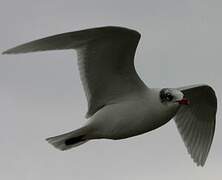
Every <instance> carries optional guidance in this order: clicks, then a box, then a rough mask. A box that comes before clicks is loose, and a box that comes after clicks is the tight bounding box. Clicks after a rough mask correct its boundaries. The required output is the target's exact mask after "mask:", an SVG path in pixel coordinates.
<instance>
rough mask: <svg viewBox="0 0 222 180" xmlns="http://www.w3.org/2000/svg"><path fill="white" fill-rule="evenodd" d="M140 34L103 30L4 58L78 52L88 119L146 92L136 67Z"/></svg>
mask: <svg viewBox="0 0 222 180" xmlns="http://www.w3.org/2000/svg"><path fill="white" fill-rule="evenodd" d="M139 39H140V34H139V33H138V32H136V31H134V30H130V29H127V28H121V27H100V28H93V29H87V30H81V31H76V32H69V33H63V34H59V35H54V36H51V37H46V38H43V39H39V40H35V41H32V42H29V43H26V44H23V45H20V46H17V47H15V48H12V49H9V50H7V51H5V52H3V54H17V53H28V52H35V51H46V50H59V49H76V50H77V55H78V65H79V71H80V76H81V80H82V84H83V87H84V90H85V94H86V98H87V101H88V112H87V115H86V117H90V116H92V115H93V114H94V113H95V112H96V111H98V110H99V109H100V108H102V107H103V106H105V105H107V104H109V103H113V102H114V101H115V100H116V99H118V98H120V97H122V96H126V95H127V94H129V93H133V92H134V91H140V90H143V89H144V88H146V86H145V84H144V83H143V82H142V80H141V79H140V78H139V76H138V75H137V73H136V70H135V67H134V55H135V51H136V47H137V45H138V42H139Z"/></svg>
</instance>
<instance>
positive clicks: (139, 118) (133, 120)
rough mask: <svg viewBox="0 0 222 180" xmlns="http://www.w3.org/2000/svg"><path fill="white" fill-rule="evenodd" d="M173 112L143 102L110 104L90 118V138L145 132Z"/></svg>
mask: <svg viewBox="0 0 222 180" xmlns="http://www.w3.org/2000/svg"><path fill="white" fill-rule="evenodd" d="M174 115H175V113H174V112H169V113H166V112H164V113H163V112H161V109H155V107H154V108H152V107H151V106H147V105H146V103H144V102H141V101H139V102H134V101H133V102H123V103H121V104H112V105H109V106H106V107H104V108H103V109H101V110H100V111H98V112H97V113H96V114H95V115H94V116H93V117H92V119H91V121H90V125H91V126H92V129H93V131H92V132H93V133H92V138H108V139H123V138H128V137H132V136H136V135H139V134H143V133H146V132H148V131H151V130H153V129H156V128H158V127H160V126H162V125H163V124H165V123H167V122H168V121H169V120H170V119H171V118H172V117H173V116H174Z"/></svg>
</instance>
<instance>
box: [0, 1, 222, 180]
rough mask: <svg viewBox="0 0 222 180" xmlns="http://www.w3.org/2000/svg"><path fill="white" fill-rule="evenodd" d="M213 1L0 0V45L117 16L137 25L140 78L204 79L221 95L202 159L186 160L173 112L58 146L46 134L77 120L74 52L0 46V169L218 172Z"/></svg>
mask: <svg viewBox="0 0 222 180" xmlns="http://www.w3.org/2000/svg"><path fill="white" fill-rule="evenodd" d="M221 8H222V2H221V1H219V0H203V1H199V0H187V1H184V0H167V1H165V0H148V1H145V0H143V1H129V0H124V1H123V0H122V1H121V0H118V1H111V0H110V1H104V0H94V1H89V0H88V1H73V0H72V1H71V0H67V1H59V0H54V1H49V0H38V1H34V0H19V1H13V0H7V1H6V0H1V6H0V22H1V28H0V32H1V33H0V39H1V41H0V50H1V51H3V50H5V49H7V48H10V47H13V46H15V45H18V44H20V43H24V42H27V41H30V40H34V39H37V38H41V37H44V36H48V35H53V34H57V33H63V32H67V31H74V30H80V29H84V28H90V27H96V26H105V25H119V26H125V27H129V28H133V29H136V30H138V31H139V32H141V34H142V38H141V41H140V43H139V47H138V49H137V54H136V68H137V71H138V73H139V74H140V76H141V78H142V79H143V80H144V82H145V83H146V84H147V85H148V86H150V87H177V86H184V85H189V84H194V83H207V84H210V85H211V86H213V87H214V89H215V91H216V93H217V97H218V103H219V105H218V113H217V124H216V134H215V138H214V141H213V145H212V148H211V151H210V154H209V157H208V160H207V162H206V165H205V167H204V168H197V167H196V165H195V164H194V163H193V162H192V160H191V158H190V157H189V155H188V154H187V151H186V148H185V146H184V144H183V142H182V139H181V138H180V135H179V133H178V132H177V129H176V126H175V124H174V122H173V121H171V122H169V123H168V124H166V125H165V126H163V127H161V128H160V129H157V130H155V131H152V132H150V133H147V134H144V135H141V136H137V137H133V138H130V139H125V140H121V141H111V140H99V141H96V140H95V141H91V142H89V143H87V144H85V145H83V146H80V147H78V148H76V149H72V150H71V151H66V152H60V151H57V150H56V149H54V148H53V147H52V146H51V145H49V144H48V143H47V142H46V141H45V140H44V139H45V138H47V137H48V136H54V135H58V134H60V133H63V132H67V131H70V130H73V129H76V128H78V127H79V126H81V124H83V123H84V122H85V119H84V115H85V112H86V99H85V96H84V92H83V88H82V86H81V83H80V78H79V74H78V68H77V63H76V54H75V53H74V52H73V51H70V50H67V51H54V52H45V53H34V54H26V55H16V56H0V84H1V88H0V119H1V126H0V142H1V149H0V153H1V161H0V169H1V173H0V179H4V180H12V179H16V180H30V179H32V180H39V179H47V180H49V179H53V180H61V179H63V180H73V179H78V180H86V179H97V180H103V179H106V180H113V179H121V180H134V179H140V180H145V179H152V180H160V179H180V180H187V179H191V180H193V179H195V180H200V179H201V180H209V179H214V180H219V179H221V177H222V172H221V170H222V169H221V167H222V166H221V162H222V155H221V152H222V144H221V136H222V123H221V118H220V117H221V108H220V106H221V98H222V97H221V96H222V94H221V92H222V83H221V75H222V73H221V66H222V63H221V59H222V53H221V52H222V51H221V42H222V36H221V32H222V24H221V19H222V11H221Z"/></svg>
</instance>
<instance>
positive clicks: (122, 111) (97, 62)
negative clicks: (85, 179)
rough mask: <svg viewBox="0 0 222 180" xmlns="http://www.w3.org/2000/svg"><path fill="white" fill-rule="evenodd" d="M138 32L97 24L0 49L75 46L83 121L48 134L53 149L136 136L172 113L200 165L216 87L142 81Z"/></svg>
mask: <svg viewBox="0 0 222 180" xmlns="http://www.w3.org/2000/svg"><path fill="white" fill-rule="evenodd" d="M140 36H141V35H140V33H139V32H137V31H135V30H132V29H128V28H124V27H115V26H106V27H97V28H91V29H85V30H80V31H75V32H68V33H63V34H58V35H54V36H50V37H46V38H42V39H39V40H34V41H31V42H29V43H25V44H22V45H19V46H16V47H14V48H11V49H9V50H7V51H4V52H3V54H18V53H29V52H36V51H47V50H65V49H74V50H76V51H77V56H78V58H77V59H78V67H79V72H80V77H81V81H82V84H83V87H84V91H85V95H86V98H87V102H88V112H87V113H86V118H87V119H88V121H87V123H86V124H84V125H83V126H82V127H81V128H79V129H77V130H74V131H72V132H68V133H65V134H62V135H58V136H55V137H50V138H47V139H46V140H47V141H48V142H49V143H50V144H52V145H53V146H54V147H56V148H57V149H59V150H68V149H71V148H73V147H76V146H79V145H81V144H83V143H86V142H87V141H89V140H92V139H102V138H103V139H113V140H119V139H124V138H129V137H132V136H137V135H140V134H143V133H146V132H149V131H152V130H154V129H156V128H159V127H161V126H162V125H164V124H166V123H167V122H169V121H170V120H171V119H174V120H175V123H176V125H177V129H178V131H179V133H180V135H181V137H182V139H183V141H184V144H185V146H186V148H187V151H188V153H189V154H190V155H191V157H192V159H193V161H194V162H195V163H196V164H197V166H204V164H205V162H206V159H207V156H208V153H209V150H210V147H211V144H212V140H213V136H214V131H215V121H216V111H217V98H216V95H215V92H214V90H213V88H212V87H210V86H209V85H205V84H200V85H191V86H185V87H179V88H151V87H148V86H146V85H145V83H144V82H143V81H142V80H141V79H140V77H139V76H138V74H137V72H136V70H135V66H134V56H135V52H136V48H137V45H138V42H139V40H140Z"/></svg>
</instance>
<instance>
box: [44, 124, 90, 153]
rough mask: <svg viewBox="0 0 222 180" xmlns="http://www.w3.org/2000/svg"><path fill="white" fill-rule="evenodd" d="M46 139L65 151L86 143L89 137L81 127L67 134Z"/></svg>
mask: <svg viewBox="0 0 222 180" xmlns="http://www.w3.org/2000/svg"><path fill="white" fill-rule="evenodd" d="M46 141H48V143H50V144H51V145H53V146H54V147H55V148H57V149H59V150H61V151H64V150H68V149H71V148H74V147H76V146H79V145H81V144H84V143H86V142H87V141H88V139H86V137H85V134H84V129H83V128H80V129H78V130H75V131H72V132H69V133H66V134H62V135H59V136H54V137H50V138H47V139H46Z"/></svg>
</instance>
